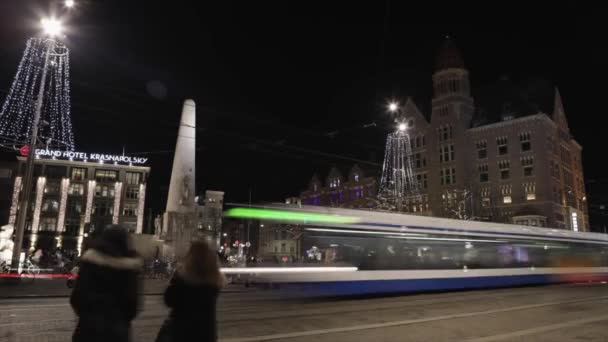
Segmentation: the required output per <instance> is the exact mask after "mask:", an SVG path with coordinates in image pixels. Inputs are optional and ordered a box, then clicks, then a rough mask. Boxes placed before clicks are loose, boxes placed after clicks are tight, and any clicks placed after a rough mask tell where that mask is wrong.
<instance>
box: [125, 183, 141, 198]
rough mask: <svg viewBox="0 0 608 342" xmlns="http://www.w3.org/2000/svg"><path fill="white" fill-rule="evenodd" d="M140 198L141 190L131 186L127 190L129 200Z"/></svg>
mask: <svg viewBox="0 0 608 342" xmlns="http://www.w3.org/2000/svg"><path fill="white" fill-rule="evenodd" d="M138 198H139V188H138V187H135V186H130V187H128V188H127V199H138Z"/></svg>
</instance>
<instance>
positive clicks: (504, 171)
mask: <svg viewBox="0 0 608 342" xmlns="http://www.w3.org/2000/svg"><path fill="white" fill-rule="evenodd" d="M510 167H511V163H510V162H509V161H508V160H501V161H499V162H498V169H499V171H500V179H501V180H505V179H509V176H510V175H509V168H510Z"/></svg>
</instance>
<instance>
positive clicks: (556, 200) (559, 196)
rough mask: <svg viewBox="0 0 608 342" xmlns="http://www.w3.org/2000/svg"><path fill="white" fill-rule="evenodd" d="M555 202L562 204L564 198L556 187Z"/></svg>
mask: <svg viewBox="0 0 608 342" xmlns="http://www.w3.org/2000/svg"><path fill="white" fill-rule="evenodd" d="M553 202H555V203H559V204H561V203H562V196H561V193H560V191H559V190H557V188H556V187H553Z"/></svg>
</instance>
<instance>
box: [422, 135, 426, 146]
mask: <svg viewBox="0 0 608 342" xmlns="http://www.w3.org/2000/svg"><path fill="white" fill-rule="evenodd" d="M425 145H426V139H425V138H424V135H423V136H422V146H425Z"/></svg>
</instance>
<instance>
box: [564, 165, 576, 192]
mask: <svg viewBox="0 0 608 342" xmlns="http://www.w3.org/2000/svg"><path fill="white" fill-rule="evenodd" d="M563 174H564V184H565V185H567V186H568V187H569V188H574V180H573V178H572V172H570V171H568V170H566V169H564V170H563Z"/></svg>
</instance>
